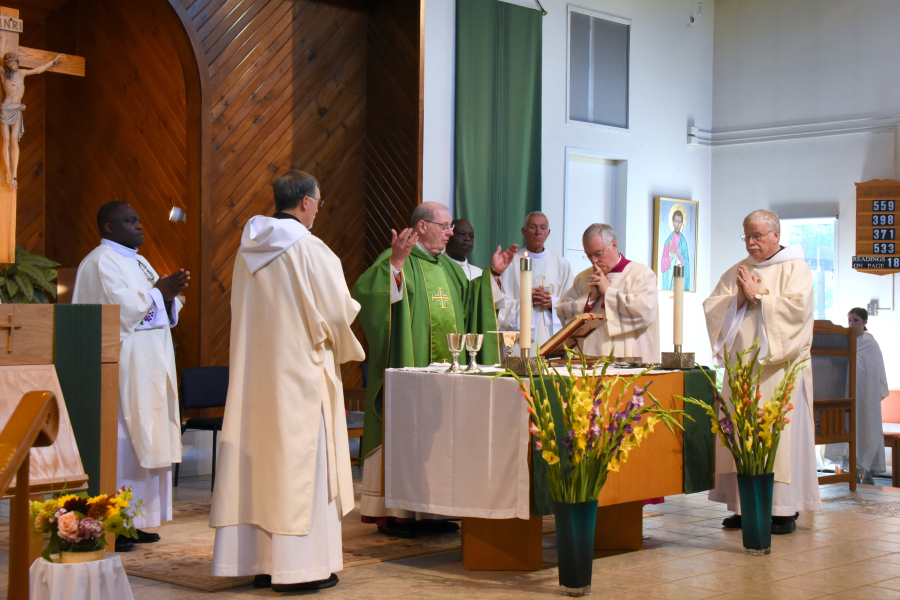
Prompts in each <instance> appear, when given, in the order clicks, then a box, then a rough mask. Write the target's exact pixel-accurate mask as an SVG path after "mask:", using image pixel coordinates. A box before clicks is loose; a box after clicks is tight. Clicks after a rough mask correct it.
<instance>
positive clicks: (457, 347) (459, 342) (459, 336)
mask: <svg viewBox="0 0 900 600" xmlns="http://www.w3.org/2000/svg"><path fill="white" fill-rule="evenodd" d="M447 347H448V348H450V354H452V355H453V364H452V365H450V368H449V369H447V371H446V372H447V373H462V371H463V368H462V367H461V366H459V353H460V352H462V351H463V349H464V348H465V347H466V334H465V333H448V334H447Z"/></svg>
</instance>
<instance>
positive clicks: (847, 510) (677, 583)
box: [0, 478, 900, 600]
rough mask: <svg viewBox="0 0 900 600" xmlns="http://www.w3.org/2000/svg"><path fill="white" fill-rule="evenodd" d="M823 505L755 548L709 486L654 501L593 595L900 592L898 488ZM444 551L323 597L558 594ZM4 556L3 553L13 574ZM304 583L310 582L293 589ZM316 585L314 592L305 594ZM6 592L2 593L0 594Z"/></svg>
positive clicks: (845, 493) (158, 588)
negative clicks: (765, 551)
mask: <svg viewBox="0 0 900 600" xmlns="http://www.w3.org/2000/svg"><path fill="white" fill-rule="evenodd" d="M202 495H209V481H208V478H185V479H182V481H181V485H180V486H179V487H178V488H177V492H176V498H177V499H185V498H194V497H197V496H202ZM822 495H823V499H824V501H825V502H824V510H822V511H819V512H817V513H809V514H802V515H801V516H800V519H799V521H798V527H797V531H796V532H795V533H793V534H791V535H788V536H774V537H773V553H772V555H771V556H766V557H753V556H747V555H745V554H744V553H743V550H742V548H741V533H740V531H723V530H722V528H721V520H722V517H723V516H725V515H727V514H728V513H727V511H725V510H723V507H722V505H720V504H715V503H711V502H709V501H707V500H706V494H697V495H693V496H677V497H672V498H667V499H666V503H665V504H663V505H657V506H651V507H648V508H647V510H648V511H653V512H654V513H661V514H659V515H658V516H653V517H649V518H646V519H644V535H645V537H646V538H647V539H645V549H644V550H643V551H641V552H632V553H624V554H617V555H610V556H605V557H602V558H597V559H595V560H594V576H593V593H592V594H591V597H593V598H614V599H616V600H681V599H685V600H706V599H708V598H715V599H717V600H736V599H744V600H752V599H756V600H769V599H771V600H781V599H784V600H812V599H813V598H826V597H827V598H830V599H834V600H900V490H892V489H889V488H888V489H883V488H877V487H860V488H858V490H857V492H856V493H853V494H851V493H850V492H849V490H848V489H847V486H846V485H841V486H838V485H834V486H824V487H822ZM460 560H461V559H460V553H459V552H458V551H457V552H446V553H442V554H434V555H430V556H423V557H419V558H414V559H407V560H400V561H394V562H389V563H377V564H372V565H367V566H362V567H353V568H350V569H346V570H344V571H342V572H341V573H340V575H339V576H340V579H341V581H340V583H339V584H338V586H337V587H335V588H333V589H331V590H327V591H324V592H320V593H319V595H320V596H321V597H322V598H335V599H336V600H337V599H340V598H352V599H356V600H366V599H373V600H374V599H378V600H381V599H385V600H386V599H390V598H403V599H407V600H414V599H415V600H418V599H421V600H432V599H435V600H436V599H448V600H454V599H457V598H458V599H460V600H469V599H472V598H490V599H498V600H500V599H508V600H513V599H519V598H526V599H534V600H540V599H542V598H547V599H550V598H559V597H560V595H559V588H558V585H557V584H558V582H557V571H556V569H555V568H552V569H547V570H544V571H540V572H533V573H517V572H467V571H465V570H463V568H462V564H461V562H460ZM6 563H7V557H6V556H2V555H0V569H2V574H3V576H5V573H6ZM130 579H131V582H132V588H133V590H134V597H135V599H136V600H151V599H152V600H168V599H176V598H177V599H181V598H201V597H202V598H207V599H210V600H214V599H221V600H225V599H228V598H275V597H279V596H287V595H288V594H283V595H279V594H277V593H275V592H272V591H271V590H254V589H252V588H237V589H232V590H228V591H225V592H220V593H217V594H205V593H198V592H197V591H196V590H191V589H188V588H183V587H179V586H175V585H170V584H164V583H158V582H156V581H152V580H148V579H142V578H139V577H132V578H130ZM294 595H303V594H294ZM307 595H308V594H307ZM0 597H2V598H5V595H3V596H0Z"/></svg>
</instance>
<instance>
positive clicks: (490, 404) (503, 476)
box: [383, 368, 714, 570]
mask: <svg viewBox="0 0 900 600" xmlns="http://www.w3.org/2000/svg"><path fill="white" fill-rule="evenodd" d="M435 371H436V369H428V368H425V369H388V370H387V371H386V372H385V383H384V427H385V435H384V447H385V452H384V460H385V468H384V471H383V472H384V494H385V503H386V505H387V506H388V507H389V508H402V509H406V510H412V511H417V512H426V513H434V514H441V515H447V516H453V517H462V520H463V525H462V550H463V564H464V566H465V568H467V569H472V570H537V569H540V568H541V536H542V527H541V522H542V519H543V516H545V515H549V514H552V504H551V499H550V495H549V491H548V489H547V487H546V482H545V471H546V467H545V465H544V463H543V462H542V460H541V459H540V458H539V456H540V455H539V454H538V453H534V452H533V441H532V440H531V439H530V437H531V436H530V434H529V432H528V414H527V412H526V410H525V408H526V402H525V400H524V399H523V398H522V392H521V390H519V386H518V383H517V382H516V380H515V379H513V378H511V377H499V378H494V377H493V375H496V373H485V374H481V375H449V374H445V373H440V372H435ZM497 371H498V372H499V369H498V370H497ZM639 372H640V371H639V370H638V369H618V370H613V369H610V370H609V372H608V373H607V375H608V379H613V378H614V377H615V375H616V374H620V375H622V376H623V377H628V378H630V377H631V376H632V375H633V374H636V373H639ZM651 381H652V384H650V389H649V392H650V393H651V394H652V395H653V396H654V397H655V398H656V399H657V400H659V402H660V403H661V404H662V406H663V407H664V408H677V409H682V408H684V407H683V403H682V402H681V401H680V400H678V399H677V398H676V396H683V395H688V396H693V397H696V398H701V399H704V400H707V401H711V400H712V394H713V392H712V390H711V389H710V386H709V383H708V382H707V381H706V379H705V377H704V376H703V373H702V372H700V370H699V369H693V370H686V371H662V370H658V371H650V372H648V373H647V374H645V375H644V376H643V377H641V378H640V379H639V380H638V384H639V385H641V386H645V385H648V383H649V382H651ZM619 385H622V383H620V384H619ZM631 392H632V390H626V397H625V399H626V400H627V398H628V397H630V395H631ZM696 408H697V407H694V406H692V405H688V407H687V408H685V410H687V411H688V414H689V415H691V416H693V418H694V419H695V420H694V421H691V420H690V419H687V420H686V423H685V427H686V430H685V432H684V433H682V432H681V431H680V430H676V431H675V433H671V432H669V431H668V430H667V429H666V428H665V427H663V426H661V425H660V426H658V428H657V430H656V431H655V432H654V434H652V435H651V436H649V437H648V438H647V440H646V441H645V442H644V443H643V444H642V445H641V447H640V448H638V449H637V450H635V451H634V452H632V454H631V456H630V457H629V459H628V462H626V463H625V464H624V465H623V466H622V468H621V471H620V472H618V473H610V474H609V477H608V479H607V482H606V485H605V486H604V488H603V491H602V492H601V494H600V498H599V509H598V515H597V531H596V535H595V548H596V549H598V550H640V549H641V536H642V529H643V523H642V517H643V515H642V513H643V511H642V500H645V499H650V498H659V497H663V496H670V495H676V494H682V493H694V492H700V491H704V490H708V489H710V488H712V486H713V482H714V477H713V471H714V446H713V443H714V438H713V435H712V432H711V431H710V428H709V425H708V417H706V415H705V414H703V413H701V412H699V411H697V410H696Z"/></svg>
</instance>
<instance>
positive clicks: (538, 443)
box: [534, 440, 544, 450]
mask: <svg viewBox="0 0 900 600" xmlns="http://www.w3.org/2000/svg"><path fill="white" fill-rule="evenodd" d="M534 447H535V449H537V450H543V449H544V445H543V444H542V443H541V440H535V442H534Z"/></svg>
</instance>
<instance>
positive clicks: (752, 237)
mask: <svg viewBox="0 0 900 600" xmlns="http://www.w3.org/2000/svg"><path fill="white" fill-rule="evenodd" d="M770 233H772V232H771V231H767V232H765V233H754V234H753V235H746V234H742V235H741V239H742V240H744V241H745V242H746V241H747V240H748V239H749V240H752V241H754V242H759V241H760V240H761V239H763V238H764V237H766V236H767V235H769V234H770Z"/></svg>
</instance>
